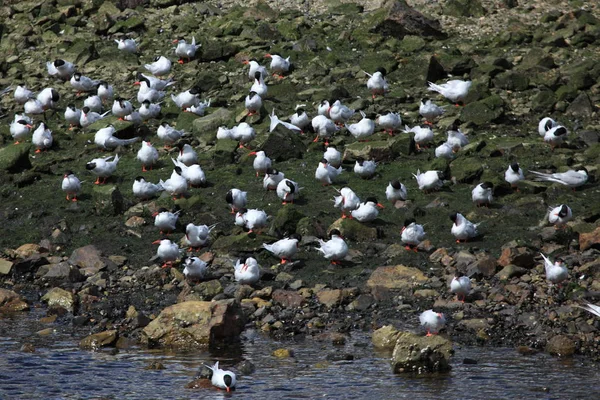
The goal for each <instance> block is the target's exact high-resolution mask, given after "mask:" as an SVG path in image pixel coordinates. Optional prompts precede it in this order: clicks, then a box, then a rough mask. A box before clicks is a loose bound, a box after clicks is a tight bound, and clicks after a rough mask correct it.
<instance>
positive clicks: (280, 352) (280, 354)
mask: <svg viewBox="0 0 600 400" xmlns="http://www.w3.org/2000/svg"><path fill="white" fill-rule="evenodd" d="M273 355H274V356H275V357H277V358H290V357H294V352H293V351H292V350H290V349H277V350H275V351H273Z"/></svg>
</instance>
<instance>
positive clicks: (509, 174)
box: [504, 163, 525, 188]
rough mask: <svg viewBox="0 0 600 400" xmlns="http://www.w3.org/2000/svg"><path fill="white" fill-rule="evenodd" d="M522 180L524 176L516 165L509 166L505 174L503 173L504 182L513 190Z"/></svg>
mask: <svg viewBox="0 0 600 400" xmlns="http://www.w3.org/2000/svg"><path fill="white" fill-rule="evenodd" d="M523 179H525V175H524V174H523V170H522V169H521V167H519V164H517V163H512V164H510V165H509V166H508V168H507V169H506V172H504V180H505V181H506V182H508V183H510V186H511V187H513V188H517V184H518V183H519V182H520V181H522V180H523Z"/></svg>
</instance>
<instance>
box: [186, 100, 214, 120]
mask: <svg viewBox="0 0 600 400" xmlns="http://www.w3.org/2000/svg"><path fill="white" fill-rule="evenodd" d="M208 107H210V99H208V100H204V101H201V102H199V103H198V105H195V106H189V107H188V108H186V109H185V112H190V113H192V114H196V115H198V116H200V117H203V116H204V114H205V113H206V109H207V108H208Z"/></svg>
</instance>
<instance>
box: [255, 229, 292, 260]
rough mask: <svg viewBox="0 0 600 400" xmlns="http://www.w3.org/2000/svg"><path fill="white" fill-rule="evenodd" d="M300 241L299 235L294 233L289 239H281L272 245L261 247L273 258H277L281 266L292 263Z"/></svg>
mask: <svg viewBox="0 0 600 400" xmlns="http://www.w3.org/2000/svg"><path fill="white" fill-rule="evenodd" d="M300 240H301V237H300V235H298V234H296V233H294V234H292V235H290V237H287V238H283V239H281V240H278V241H276V242H275V243H272V244H266V243H263V245H262V247H263V248H264V249H266V250H267V251H269V252H270V253H272V254H273V255H274V256H276V257H279V258H280V259H281V264H285V263H287V262H288V261H292V258H293V257H294V256H295V255H296V253H297V252H298V243H299V242H300Z"/></svg>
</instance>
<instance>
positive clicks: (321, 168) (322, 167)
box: [315, 158, 342, 186]
mask: <svg viewBox="0 0 600 400" xmlns="http://www.w3.org/2000/svg"><path fill="white" fill-rule="evenodd" d="M341 173H342V167H337V168H334V167H333V166H331V165H330V164H329V162H328V161H327V159H326V158H323V159H321V161H320V162H319V165H318V166H317V170H316V171H315V179H316V180H318V181H319V182H321V184H322V185H323V186H327V185H331V184H332V182H333V180H334V179H335V178H337V176H338V175H339V174H341Z"/></svg>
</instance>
